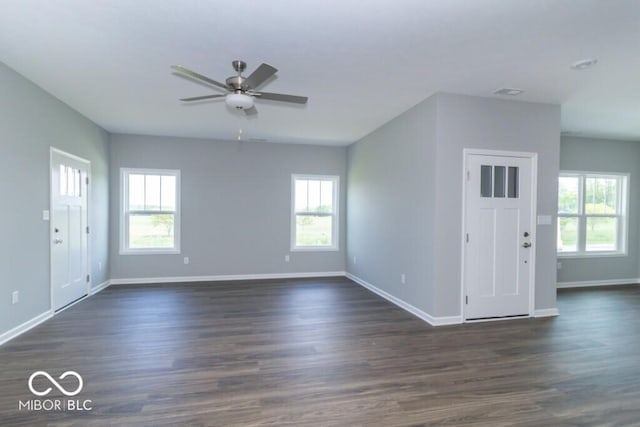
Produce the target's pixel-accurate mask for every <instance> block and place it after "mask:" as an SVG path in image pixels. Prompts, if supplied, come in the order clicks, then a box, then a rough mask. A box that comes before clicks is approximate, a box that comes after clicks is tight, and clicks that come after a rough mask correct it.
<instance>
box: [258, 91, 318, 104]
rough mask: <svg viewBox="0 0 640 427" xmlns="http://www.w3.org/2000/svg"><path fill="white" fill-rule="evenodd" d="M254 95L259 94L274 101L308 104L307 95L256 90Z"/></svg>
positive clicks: (262, 97) (261, 97)
mask: <svg viewBox="0 0 640 427" xmlns="http://www.w3.org/2000/svg"><path fill="white" fill-rule="evenodd" d="M252 95H254V96H257V97H258V98H259V99H271V100H273V101H284V102H293V103H295V104H306V103H307V100H308V99H309V98H307V97H306V96H296V95H287V94H284V93H270V92H256V93H252Z"/></svg>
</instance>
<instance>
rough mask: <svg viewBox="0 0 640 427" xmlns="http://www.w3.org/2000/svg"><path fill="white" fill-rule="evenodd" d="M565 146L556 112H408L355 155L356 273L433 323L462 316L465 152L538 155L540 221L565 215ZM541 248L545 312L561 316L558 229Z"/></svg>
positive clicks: (351, 250)
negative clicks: (560, 200)
mask: <svg viewBox="0 0 640 427" xmlns="http://www.w3.org/2000/svg"><path fill="white" fill-rule="evenodd" d="M559 144H560V108H559V106H555V105H543V104H534V103H522V102H512V101H502V100H495V99H488V98H477V97H469V96H461V95H451V94H437V95H434V96H433V97H431V98H429V99H428V100H426V101H424V102H423V103H421V104H419V105H418V106H416V107H414V108H413V109H411V110H410V111H408V112H406V113H403V114H402V115H401V116H399V117H398V118H396V119H395V120H393V121H391V122H390V123H388V124H386V125H384V126H383V127H382V128H380V129H378V130H377V131H376V132H374V133H372V134H371V135H368V136H367V137H365V138H363V139H362V140H360V141H359V142H357V143H356V144H354V145H352V146H351V147H350V148H349V181H348V182H349V186H348V191H349V206H348V210H349V212H348V221H347V227H348V233H349V234H348V246H349V247H348V257H349V263H348V271H349V272H351V273H353V274H354V275H356V276H359V277H361V278H362V279H364V280H366V281H367V282H369V283H371V284H373V285H374V286H376V287H378V288H381V289H383V290H385V291H387V292H388V293H390V294H391V295H393V296H395V297H397V298H400V299H402V300H404V301H405V302H408V303H409V304H411V305H413V306H415V307H417V308H420V309H422V310H423V311H425V312H427V313H428V314H430V315H432V316H436V317H447V316H457V315H460V314H461V313H460V301H461V295H460V290H461V288H460V286H461V282H460V272H461V241H462V225H461V224H462V162H463V154H462V153H463V149H464V148H483V149H493V150H512V151H529V152H536V153H538V200H537V203H538V214H548V215H555V212H556V204H557V176H558V162H559ZM535 242H536V257H537V260H536V262H537V265H536V300H535V307H536V309H545V308H554V307H555V306H556V305H555V295H556V292H555V283H556V253H555V225H546V226H538V229H537V231H536V236H535ZM354 255H355V256H357V264H355V265H354V264H353V259H352V257H353V256H354ZM405 270H408V271H405ZM402 272H406V273H407V283H406V284H405V285H400V284H399V274H400V273H402Z"/></svg>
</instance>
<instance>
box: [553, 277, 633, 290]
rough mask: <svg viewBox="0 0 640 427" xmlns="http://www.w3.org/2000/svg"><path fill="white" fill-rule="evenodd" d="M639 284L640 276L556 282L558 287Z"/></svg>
mask: <svg viewBox="0 0 640 427" xmlns="http://www.w3.org/2000/svg"><path fill="white" fill-rule="evenodd" d="M637 284H640V278H633V279H615V280H583V281H580V282H558V283H557V284H556V286H557V288H558V289H563V288H590V287H593V286H620V285H637Z"/></svg>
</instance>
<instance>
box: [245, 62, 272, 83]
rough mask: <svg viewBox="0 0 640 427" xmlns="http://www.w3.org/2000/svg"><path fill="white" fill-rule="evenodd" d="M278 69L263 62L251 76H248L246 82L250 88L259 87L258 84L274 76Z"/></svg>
mask: <svg viewBox="0 0 640 427" xmlns="http://www.w3.org/2000/svg"><path fill="white" fill-rule="evenodd" d="M277 71H278V70H277V69H276V68H274V67H272V66H271V65H269V64H261V65H260V66H259V67H258V68H256V70H255V71H254V72H253V73H251V75H250V76H249V77H247V80H245V83H246V84H247V86H249V88H250V89H257V88H258V86H260V85H261V84H262V83H264V82H266V81H267V79H268V78H269V77H271V76H273V75H274V74H275V73H276V72H277Z"/></svg>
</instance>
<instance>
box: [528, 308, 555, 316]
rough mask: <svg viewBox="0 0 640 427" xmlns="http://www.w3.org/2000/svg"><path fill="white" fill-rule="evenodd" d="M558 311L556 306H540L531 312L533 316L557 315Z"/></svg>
mask: <svg viewBox="0 0 640 427" xmlns="http://www.w3.org/2000/svg"><path fill="white" fill-rule="evenodd" d="M559 315H560V312H559V311H558V309H557V308H541V309H540V310H535V311H534V312H533V317H553V316H559Z"/></svg>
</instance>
